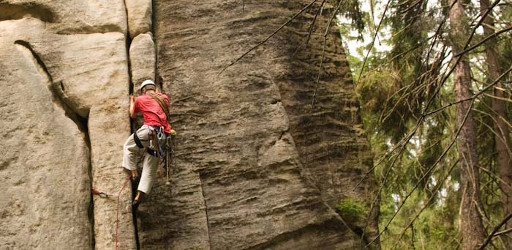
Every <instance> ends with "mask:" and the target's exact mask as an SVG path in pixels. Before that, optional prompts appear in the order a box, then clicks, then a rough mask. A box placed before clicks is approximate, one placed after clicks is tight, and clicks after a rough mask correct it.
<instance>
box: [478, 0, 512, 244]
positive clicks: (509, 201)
mask: <svg viewBox="0 0 512 250" xmlns="http://www.w3.org/2000/svg"><path fill="white" fill-rule="evenodd" d="M489 6H490V4H489V0H481V1H480V10H481V12H482V13H485V12H486V11H487V9H488V8H489ZM483 27H484V33H485V36H486V37H487V36H490V35H492V34H494V29H493V28H494V19H493V17H492V15H488V16H487V17H486V18H485V20H484V25H483ZM496 49H497V48H496V39H495V38H492V39H491V40H489V42H488V46H487V47H486V49H485V54H486V56H487V70H488V74H489V75H488V78H489V82H493V81H495V80H496V79H497V78H498V77H499V76H500V75H501V69H500V66H499V62H498V52H497V51H496ZM494 96H495V98H493V99H492V109H493V110H494V112H495V114H496V117H495V119H494V131H495V135H494V140H495V147H496V153H497V162H498V170H499V176H500V178H501V181H500V188H501V200H502V202H503V216H506V215H508V214H510V213H512V188H511V185H512V168H511V164H512V161H511V155H510V152H509V148H510V145H511V144H510V137H509V133H510V131H509V129H508V127H507V124H506V122H505V120H506V115H507V114H506V112H507V111H506V103H505V102H504V101H502V100H500V99H498V98H504V91H503V85H502V83H501V81H498V83H497V84H496V85H495V88H494ZM511 227H512V221H509V222H508V223H507V228H511ZM509 236H512V234H509ZM505 238H506V239H505V243H506V244H507V248H510V247H512V240H511V239H510V238H509V237H505Z"/></svg>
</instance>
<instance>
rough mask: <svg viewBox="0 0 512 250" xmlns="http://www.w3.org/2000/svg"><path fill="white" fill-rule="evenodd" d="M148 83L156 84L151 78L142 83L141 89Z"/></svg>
mask: <svg viewBox="0 0 512 250" xmlns="http://www.w3.org/2000/svg"><path fill="white" fill-rule="evenodd" d="M146 85H155V83H154V82H153V81H151V80H145V81H143V82H142V84H141V85H140V89H139V90H142V88H144V87H145V86H146Z"/></svg>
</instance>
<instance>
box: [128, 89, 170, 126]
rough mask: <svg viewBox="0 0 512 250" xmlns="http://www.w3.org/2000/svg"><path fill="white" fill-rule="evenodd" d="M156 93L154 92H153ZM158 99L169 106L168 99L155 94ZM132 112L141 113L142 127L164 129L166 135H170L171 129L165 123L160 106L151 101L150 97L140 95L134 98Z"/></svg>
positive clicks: (164, 116) (165, 117) (162, 95)
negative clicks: (161, 99)
mask: <svg viewBox="0 0 512 250" xmlns="http://www.w3.org/2000/svg"><path fill="white" fill-rule="evenodd" d="M155 93H156V92H155ZM156 94H157V95H159V96H160V97H162V98H164V100H165V103H167V105H168V106H169V97H167V95H164V94H162V93H156ZM133 112H134V113H135V114H136V113H139V112H142V116H143V117H144V125H150V126H159V127H164V131H165V132H166V133H171V127H170V126H169V123H168V122H167V116H166V115H165V113H164V111H163V110H162V108H161V107H160V104H158V102H157V101H156V100H155V99H153V98H152V97H151V96H150V95H141V96H139V97H137V98H135V102H134V103H133Z"/></svg>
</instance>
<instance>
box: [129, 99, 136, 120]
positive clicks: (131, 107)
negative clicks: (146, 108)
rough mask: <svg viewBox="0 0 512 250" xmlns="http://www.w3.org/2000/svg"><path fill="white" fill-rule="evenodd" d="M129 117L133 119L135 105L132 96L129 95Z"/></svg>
mask: <svg viewBox="0 0 512 250" xmlns="http://www.w3.org/2000/svg"><path fill="white" fill-rule="evenodd" d="M130 117H131V118H135V105H134V101H133V95H130Z"/></svg>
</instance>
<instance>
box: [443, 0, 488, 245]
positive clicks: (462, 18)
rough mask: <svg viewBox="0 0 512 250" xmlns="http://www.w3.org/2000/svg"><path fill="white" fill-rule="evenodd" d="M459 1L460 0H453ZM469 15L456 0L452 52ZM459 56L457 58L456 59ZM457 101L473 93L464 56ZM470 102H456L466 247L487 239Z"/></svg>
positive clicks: (464, 38) (456, 77)
mask: <svg viewBox="0 0 512 250" xmlns="http://www.w3.org/2000/svg"><path fill="white" fill-rule="evenodd" d="M453 1H457V0H452V3H453ZM467 21H468V18H467V16H466V13H465V10H464V5H463V3H462V1H457V2H456V3H455V5H454V6H453V8H452V9H451V10H450V25H451V34H450V37H451V42H452V49H453V54H454V55H455V54H458V53H459V52H461V51H462V50H463V49H464V44H465V43H466V41H467V37H468V36H467V35H468V33H469V27H468V23H467ZM456 59H457V58H454V60H456ZM453 80H454V83H455V90H456V95H457V96H456V99H457V101H459V100H463V99H466V98H469V97H471V96H472V93H471V77H470V67H469V60H468V58H467V56H464V55H463V56H462V58H461V60H460V62H459V64H458V65H457V66H456V68H455V71H454V73H453ZM469 109H471V102H468V101H466V102H462V103H460V104H459V105H457V110H456V117H457V126H462V128H461V131H460V134H459V136H458V137H457V145H458V151H459V159H460V163H461V166H460V167H461V184H462V185H461V186H462V191H463V194H462V204H461V215H460V220H461V231H462V237H463V240H462V244H463V248H464V249H475V248H476V247H477V245H478V244H480V243H481V242H482V241H483V239H484V232H483V226H482V218H481V216H480V213H479V210H480V209H481V208H482V202H481V199H480V184H479V174H478V157H477V152H476V126H475V121H474V120H473V115H472V113H471V112H469V114H468V115H467V117H466V114H467V113H468V110H469Z"/></svg>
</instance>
